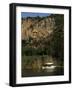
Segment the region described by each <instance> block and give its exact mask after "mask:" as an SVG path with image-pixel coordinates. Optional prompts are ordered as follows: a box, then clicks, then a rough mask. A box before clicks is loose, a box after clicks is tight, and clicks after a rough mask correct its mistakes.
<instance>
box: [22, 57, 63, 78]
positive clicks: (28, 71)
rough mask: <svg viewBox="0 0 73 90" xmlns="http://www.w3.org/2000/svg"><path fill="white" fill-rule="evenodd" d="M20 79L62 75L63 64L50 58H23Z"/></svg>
mask: <svg viewBox="0 0 73 90" xmlns="http://www.w3.org/2000/svg"><path fill="white" fill-rule="evenodd" d="M25 59H26V60H27V62H26V60H23V61H22V77H30V76H53V75H63V74H64V69H63V62H62V61H59V60H56V59H55V58H52V57H51V56H47V55H44V56H25Z"/></svg>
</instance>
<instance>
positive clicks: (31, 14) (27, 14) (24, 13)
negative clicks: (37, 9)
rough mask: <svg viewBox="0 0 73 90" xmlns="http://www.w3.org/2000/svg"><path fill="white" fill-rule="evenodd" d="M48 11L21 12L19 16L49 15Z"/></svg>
mask: <svg viewBox="0 0 73 90" xmlns="http://www.w3.org/2000/svg"><path fill="white" fill-rule="evenodd" d="M49 15H50V14H49V13H31V12H21V17H25V18H26V17H36V16H39V17H45V16H49Z"/></svg>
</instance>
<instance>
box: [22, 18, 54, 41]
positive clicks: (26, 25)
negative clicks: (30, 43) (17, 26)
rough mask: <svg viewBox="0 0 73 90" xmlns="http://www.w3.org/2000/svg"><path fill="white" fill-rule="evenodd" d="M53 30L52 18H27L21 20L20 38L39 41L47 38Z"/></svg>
mask: <svg viewBox="0 0 73 90" xmlns="http://www.w3.org/2000/svg"><path fill="white" fill-rule="evenodd" d="M54 28H55V19H54V17H49V16H46V17H28V18H25V19H24V18H23V19H22V24H21V36H22V37H21V38H22V40H28V39H29V38H32V39H35V40H41V39H45V38H47V37H49V36H50V35H51V34H52V32H53V30H54Z"/></svg>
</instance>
